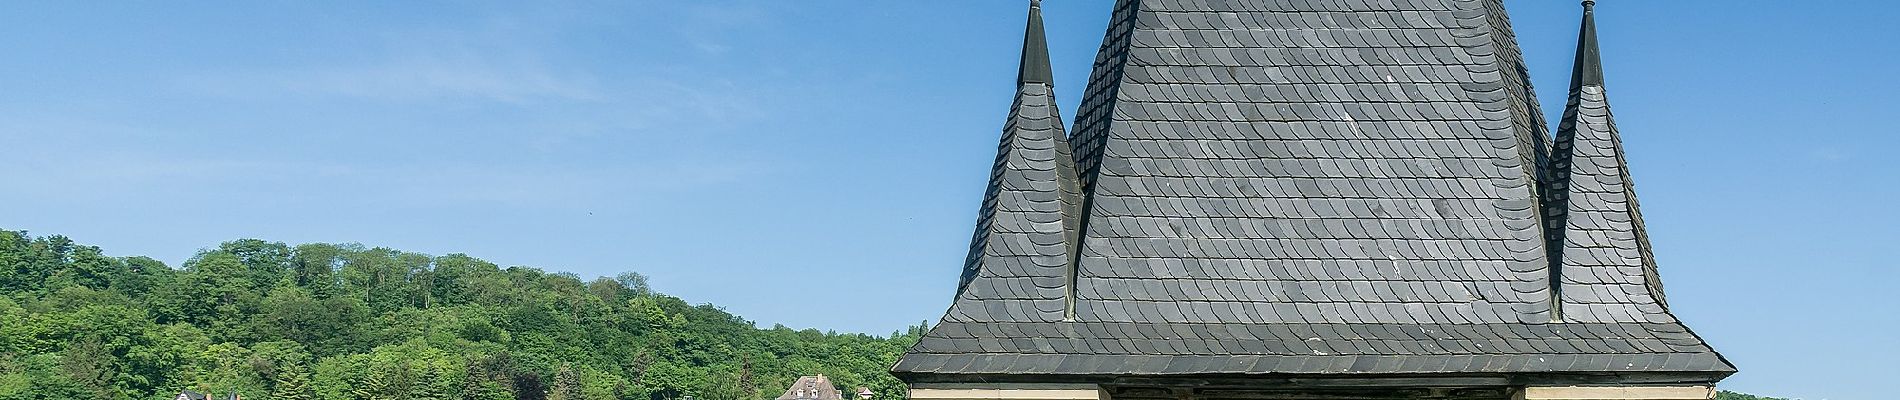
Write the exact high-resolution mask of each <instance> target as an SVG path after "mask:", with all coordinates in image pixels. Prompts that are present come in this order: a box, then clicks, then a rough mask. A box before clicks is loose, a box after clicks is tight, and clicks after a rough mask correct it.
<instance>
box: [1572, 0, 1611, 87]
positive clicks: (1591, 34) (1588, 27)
mask: <svg viewBox="0 0 1900 400" xmlns="http://www.w3.org/2000/svg"><path fill="white" fill-rule="evenodd" d="M1596 10H1597V2H1596V1H1595V0H1584V2H1583V28H1581V29H1579V30H1578V32H1577V66H1576V70H1575V71H1574V72H1572V73H1571V75H1570V88H1571V89H1572V90H1575V89H1576V88H1580V87H1584V86H1603V53H1602V52H1601V51H1599V50H1597V11H1596Z"/></svg>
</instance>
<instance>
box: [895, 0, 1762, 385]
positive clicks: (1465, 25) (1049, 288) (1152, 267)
mask: <svg viewBox="0 0 1900 400" xmlns="http://www.w3.org/2000/svg"><path fill="white" fill-rule="evenodd" d="M1039 11H1040V10H1039V9H1033V8H1032V21H1031V25H1030V26H1031V29H1030V32H1029V35H1027V36H1028V37H1032V38H1039V37H1040V34H1041V33H1040V29H1038V28H1039V23H1038V22H1037V21H1038V20H1039V17H1040V15H1039ZM1112 18H1113V20H1112V21H1111V22H1110V26H1109V29H1108V33H1107V35H1106V36H1105V38H1104V43H1103V46H1102V49H1101V51H1100V53H1098V56H1097V59H1096V63H1095V64H1096V65H1095V67H1096V68H1095V72H1094V74H1093V75H1092V77H1091V83H1090V85H1089V87H1088V88H1087V90H1086V91H1085V94H1084V95H1085V97H1084V100H1083V103H1082V107H1081V109H1080V110H1079V112H1080V114H1079V115H1078V117H1077V119H1076V124H1075V126H1076V128H1075V136H1074V137H1073V138H1071V140H1072V146H1073V147H1074V153H1073V154H1074V161H1075V165H1076V167H1077V170H1078V172H1077V174H1076V176H1075V179H1076V182H1078V183H1079V185H1078V186H1079V192H1080V196H1079V198H1080V199H1081V204H1082V205H1081V207H1080V209H1079V211H1078V212H1077V213H1069V212H1068V211H1069V210H1070V209H1069V208H1067V207H1058V206H1056V205H1057V204H1064V205H1066V204H1067V203H1065V202H1063V201H1061V199H1065V198H1067V197H1064V196H1066V194H1065V193H1067V192H1066V190H1067V186H1066V185H1063V184H1062V183H1063V181H1062V179H1064V178H1063V177H1062V174H1061V173H1060V172H1059V171H1060V169H1061V165H1062V164H1063V161H1065V160H1063V159H1060V158H1059V157H1058V159H1057V160H1052V161H1048V162H1045V161H1043V160H1044V159H1043V158H1041V157H1023V161H1024V162H1020V163H1018V162H1015V161H1014V160H1017V158H1012V157H1017V156H1016V155H1015V154H1017V153H1018V152H1023V151H1024V150H1029V151H1031V152H1035V151H1040V147H1038V146H1044V145H1047V144H1048V142H1049V141H1047V140H1042V139H1041V137H1040V136H1035V139H1034V140H1024V139H1022V138H1023V137H1026V136H1030V135H1027V134H1025V132H1029V131H1024V130H1023V127H1024V126H1028V124H1026V123H1025V121H1035V122H1037V123H1041V122H1044V120H1042V119H1039V117H1041V116H1042V115H1044V111H1043V110H1044V109H1045V108H1046V109H1047V110H1048V112H1047V115H1050V116H1051V117H1052V118H1053V116H1054V115H1055V114H1054V112H1053V108H1052V106H1049V107H1043V106H1041V105H1042V104H1053V103H1048V102H1047V101H1048V100H1047V99H1046V98H1045V97H1044V96H1045V95H1044V94H1043V93H1042V92H1039V91H1036V90H1034V89H1035V88H1031V87H1030V86H1032V85H1026V84H1025V85H1021V86H1022V87H1023V88H1024V89H1023V90H1020V91H1019V92H1018V95H1017V100H1016V102H1017V104H1016V106H1015V107H1013V111H1012V119H1011V120H1010V121H1011V122H1010V124H1009V125H1006V126H1007V127H1006V129H1005V135H1004V142H1003V145H1002V148H1001V149H1000V150H999V157H998V162H997V164H996V167H997V169H996V171H995V173H994V174H992V182H991V190H990V191H989V193H988V194H987V195H986V199H985V202H984V208H983V211H982V216H981V217H979V224H978V225H979V230H978V234H977V238H976V240H974V241H973V245H972V249H971V257H970V259H969V263H967V264H966V274H965V279H964V282H963V284H962V285H961V286H960V290H959V292H958V295H957V298H956V300H955V301H954V302H953V304H952V307H951V309H950V310H949V311H948V312H947V313H946V315H945V316H944V318H943V320H942V321H941V323H940V324H939V325H938V326H937V327H935V328H933V329H932V330H931V331H930V332H929V333H928V334H926V335H925V337H924V338H923V339H922V340H921V341H920V342H919V343H918V344H917V346H916V347H914V348H913V349H911V351H910V352H908V353H906V354H905V356H904V357H903V358H902V360H900V361H899V363H898V364H897V365H896V366H895V367H894V368H893V372H894V373H897V374H898V375H899V376H900V377H903V378H905V379H907V380H911V381H957V380H969V379H979V378H978V377H980V379H984V380H994V379H996V377H998V376H1040V377H1044V379H1041V381H1049V379H1060V378H1062V377H1072V378H1077V379H1080V378H1081V377H1101V376H1187V375H1256V376H1257V375H1262V374H1316V375H1342V374H1345V375H1369V374H1578V373H1581V374H1618V375H1617V376H1621V377H1624V378H1613V379H1648V378H1642V377H1641V376H1640V375H1641V374H1643V373H1654V374H1670V376H1672V378H1669V379H1688V380H1693V381H1708V382H1713V381H1714V380H1719V379H1720V378H1721V377H1724V376H1726V375H1728V374H1730V373H1732V372H1733V371H1734V368H1733V367H1732V366H1730V365H1729V364H1728V363H1727V362H1726V361H1724V360H1722V359H1721V357H1720V356H1719V355H1718V354H1716V353H1715V352H1714V350H1712V349H1711V348H1709V347H1708V346H1707V345H1706V344H1704V343H1703V342H1702V340H1701V339H1700V338H1698V337H1696V336H1695V335H1694V334H1693V333H1691V332H1689V331H1688V329H1687V328H1686V327H1684V326H1683V325H1682V324H1681V323H1679V322H1678V321H1676V320H1675V318H1673V317H1671V316H1669V313H1668V310H1667V308H1666V307H1664V306H1663V304H1662V303H1661V301H1660V299H1661V296H1660V285H1659V284H1658V283H1657V280H1656V279H1655V273H1654V268H1653V265H1654V263H1653V261H1650V258H1649V257H1648V256H1647V254H1648V253H1647V249H1648V246H1647V244H1643V243H1641V242H1643V241H1645V239H1642V237H1643V234H1642V226H1641V222H1640V218H1638V217H1636V215H1637V212H1636V208H1635V201H1634V195H1633V193H1630V192H1629V191H1628V185H1627V181H1628V179H1627V178H1628V176H1627V175H1628V173H1627V167H1626V166H1625V165H1624V164H1623V163H1622V158H1621V149H1620V147H1617V146H1615V145H1614V144H1615V134H1614V128H1613V126H1611V124H1609V122H1608V121H1609V119H1608V109H1607V103H1602V104H1603V106H1602V107H1600V110H1599V109H1598V108H1591V107H1593V106H1592V105H1594V104H1598V103H1595V102H1594V101H1597V100H1592V99H1595V98H1593V97H1590V96H1589V95H1588V94H1589V93H1591V92H1589V91H1588V90H1585V91H1582V92H1580V93H1584V95H1582V97H1580V98H1581V99H1583V100H1582V103H1579V102H1578V100H1573V102H1572V110H1571V111H1572V112H1570V113H1567V114H1566V115H1567V117H1566V121H1565V122H1564V123H1563V125H1562V126H1564V127H1566V128H1564V129H1566V132H1571V137H1570V139H1568V140H1571V141H1570V142H1566V143H1560V145H1559V147H1560V149H1559V151H1560V153H1559V154H1552V153H1551V152H1550V150H1549V147H1550V145H1549V144H1548V143H1547V142H1548V140H1547V132H1548V131H1547V128H1545V121H1543V120H1542V117H1541V112H1540V111H1539V110H1537V108H1536V101H1535V98H1534V94H1533V92H1532V91H1531V88H1530V84H1529V82H1528V79H1527V77H1526V76H1525V73H1526V72H1525V71H1526V68H1525V66H1524V64H1523V61H1522V55H1521V53H1520V51H1519V50H1518V48H1517V45H1516V43H1515V40H1516V39H1515V37H1514V33H1513V32H1512V29H1511V26H1510V24H1509V20H1508V17H1507V15H1506V14H1505V12H1504V9H1503V4H1502V1H1501V0H1376V1H1375V0H1365V1H1357V0H1355V1H1339V0H1272V1H1251V2H1238V1H1219V0H1121V1H1120V2H1118V4H1117V6H1116V10H1115V13H1114V15H1113V17H1112ZM1581 36H1582V38H1583V41H1581V42H1580V49H1581V48H1585V47H1587V48H1589V49H1590V50H1589V51H1590V53H1591V54H1595V50H1594V49H1595V45H1594V44H1595V37H1594V17H1593V16H1592V17H1590V19H1586V22H1585V27H1584V31H1583V33H1582V35H1581ZM1026 42H1039V40H1038V39H1030V40H1026ZM1035 45H1036V44H1034V43H1032V44H1031V45H1030V46H1029V47H1030V48H1031V49H1033V48H1034V47H1035ZM1030 52H1031V51H1030V50H1026V51H1025V53H1030ZM1581 53H1582V50H1580V54H1581ZM1029 62H1031V58H1030V57H1025V66H1024V67H1023V70H1031V69H1032V66H1029V65H1027V63H1029ZM1578 68H1579V69H1578V71H1579V72H1578V76H1579V77H1580V79H1579V82H1584V83H1588V82H1589V81H1588V79H1587V78H1588V77H1595V79H1596V80H1597V81H1598V82H1597V85H1595V87H1597V89H1596V92H1594V93H1599V94H1600V93H1601V84H1600V81H1601V75H1602V74H1601V72H1600V71H1601V69H1600V62H1599V61H1597V60H1596V59H1595V58H1594V57H1593V58H1591V59H1589V60H1587V61H1580V62H1579V67H1578ZM1593 71H1594V72H1593ZM1025 75H1027V74H1025ZM1020 83H1021V82H1019V84H1020ZM1037 86H1038V87H1046V85H1037ZM1583 86H1584V87H1586V88H1587V87H1589V86H1590V85H1583ZM1026 94H1028V95H1027V97H1026ZM1026 98H1027V99H1032V100H1029V101H1026V100H1025V99H1026ZM1578 104H1583V105H1584V107H1583V108H1582V111H1578V110H1579V108H1578V107H1579V106H1578ZM1025 115H1026V116H1031V117H1033V118H1022V117H1020V116H1025ZM1579 126H1580V127H1581V128H1576V129H1572V128H1570V127H1579ZM1033 131H1034V132H1037V133H1040V132H1044V131H1053V132H1056V135H1057V136H1058V137H1059V136H1060V133H1059V132H1060V130H1059V128H1052V129H1046V130H1033ZM1052 139H1053V138H1052ZM1584 144H1588V145H1589V147H1590V149H1588V151H1585V150H1583V148H1584V147H1585V146H1584ZM1566 148H1569V149H1577V150H1575V151H1574V153H1575V154H1569V153H1561V152H1562V151H1566V150H1565V149H1566ZM1036 154H1039V155H1040V154H1043V153H1036ZM1553 156H1555V159H1553ZM1564 160H1574V161H1575V163H1576V164H1579V165H1581V164H1582V163H1583V161H1584V160H1588V161H1589V163H1590V164H1591V166H1593V167H1590V168H1585V167H1578V171H1577V173H1576V174H1574V175H1565V174H1563V173H1560V172H1569V171H1557V170H1554V169H1553V168H1556V167H1559V166H1562V167H1565V168H1568V165H1560V164H1563V163H1562V161H1564ZM1017 166H1022V167H1023V168H1020V169H1019V168H1017ZM1046 171H1058V172H1056V173H1048V172H1046ZM1016 175H1021V176H1025V177H1029V176H1034V177H1054V178H1055V179H1056V180H1055V181H1049V180H1047V179H1029V178H1011V177H1012V176H1016ZM1554 176H1570V177H1571V178H1572V179H1571V181H1570V183H1571V184H1568V185H1565V187H1566V188H1568V189H1567V190H1570V191H1571V192H1566V193H1564V194H1563V195H1558V194H1556V193H1548V192H1549V191H1551V190H1554V189H1552V188H1553V187H1555V185H1552V183H1556V182H1554V181H1552V178H1550V177H1554ZM1583 176H1589V177H1592V178H1593V179H1591V182H1590V183H1589V184H1584V183H1581V182H1577V179H1575V178H1577V177H1583ZM1597 178H1601V179H1597ZM1612 178H1614V179H1612ZM1618 179H1620V181H1618ZM1618 182H1621V183H1618ZM1025 188H1027V189H1025ZM1559 203H1562V204H1565V205H1564V206H1561V207H1560V206H1556V205H1555V204H1559ZM1012 204H1013V205H1012ZM1619 207H1621V208H1619ZM1011 210H1032V211H1033V212H1024V213H1014V214H1012V213H1011ZM1558 210H1562V211H1563V212H1559V211H1558ZM1540 214H1546V215H1540ZM1069 215H1074V217H1069ZM998 221H1028V222H1029V223H1010V224H999V223H998ZM999 226H1007V227H1011V228H1009V229H1004V228H999ZM1560 226H1561V227H1564V228H1562V229H1558V228H1557V227H1560ZM986 232H987V236H986ZM999 232H1001V233H1007V234H1009V235H1013V236H1011V237H1010V238H1009V239H1008V240H998V236H999ZM1070 237H1073V238H1075V239H1074V240H1073V241H1071V240H1069V239H1067V238H1070ZM1556 237H1564V238H1568V240H1563V241H1555V240H1554V239H1553V238H1556ZM1559 244H1560V245H1559ZM1559 246H1561V247H1559ZM1553 249H1556V250H1553ZM1632 263H1640V264H1641V265H1635V264H1632ZM1553 266H1557V267H1553ZM1632 271H1640V272H1637V273H1635V274H1634V275H1632ZM1637 277H1640V279H1638V278H1637ZM1553 304H1561V305H1562V306H1561V307H1553V306H1552V305H1553ZM1683 374H1687V376H1689V378H1677V377H1678V376H1683Z"/></svg>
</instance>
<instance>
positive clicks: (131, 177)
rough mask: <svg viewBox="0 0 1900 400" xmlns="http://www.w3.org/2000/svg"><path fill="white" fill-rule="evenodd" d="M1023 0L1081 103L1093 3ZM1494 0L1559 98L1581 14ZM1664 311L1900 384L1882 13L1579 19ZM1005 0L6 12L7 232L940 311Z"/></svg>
mask: <svg viewBox="0 0 1900 400" xmlns="http://www.w3.org/2000/svg"><path fill="white" fill-rule="evenodd" d="M1048 3H1049V4H1048V5H1046V7H1045V8H1046V10H1047V11H1046V13H1047V18H1048V24H1049V29H1050V41H1051V45H1052V46H1053V49H1052V50H1053V58H1054V61H1055V63H1056V64H1057V65H1056V75H1057V78H1058V81H1059V82H1058V84H1057V92H1058V94H1059V95H1061V96H1062V99H1063V109H1064V110H1065V111H1072V110H1075V103H1076V102H1077V101H1078V100H1079V97H1080V94H1081V93H1080V92H1081V90H1080V89H1081V88H1082V87H1083V84H1084V80H1085V79H1086V78H1087V75H1088V69H1089V63H1090V61H1091V60H1092V59H1093V57H1094V51H1095V48H1096V47H1097V46H1098V45H1099V44H1100V40H1101V36H1102V30H1103V25H1104V24H1105V23H1106V20H1107V14H1108V9H1109V6H1110V5H1111V4H1110V3H1111V1H1109V0H1087V1H1083V0H1051V1H1049V2H1048ZM1508 6H1509V8H1510V9H1511V11H1512V13H1513V19H1514V24H1515V25H1516V26H1517V28H1518V32H1519V35H1520V36H1519V39H1520V42H1521V43H1522V44H1523V46H1524V47H1525V51H1526V53H1527V57H1528V59H1529V61H1530V63H1531V68H1532V76H1533V78H1534V80H1535V83H1536V86H1537V87H1538V88H1539V89H1540V90H1539V92H1540V93H1539V95H1540V98H1541V100H1542V101H1543V103H1544V104H1545V110H1546V111H1547V112H1550V113H1552V114H1553V118H1554V114H1556V113H1560V112H1561V110H1562V102H1563V100H1564V97H1563V95H1564V93H1563V90H1564V88H1565V87H1566V85H1567V83H1568V82H1567V80H1568V78H1569V63H1570V57H1571V53H1572V51H1573V47H1572V46H1573V44H1574V40H1575V25H1576V18H1577V13H1578V8H1577V6H1576V4H1575V2H1572V1H1557V0H1510V1H1508ZM1600 8H1601V16H1600V18H1601V21H1600V24H1601V29H1602V35H1603V38H1602V40H1603V43H1604V53H1605V54H1604V59H1605V62H1606V63H1607V64H1608V71H1609V72H1608V77H1609V88H1610V93H1611V98H1612V100H1613V102H1614V103H1615V107H1616V112H1617V117H1618V123H1619V125H1620V127H1621V128H1622V131H1623V135H1624V139H1625V141H1626V145H1627V146H1628V148H1629V152H1630V154H1629V158H1630V162H1631V163H1632V164H1633V168H1634V170H1635V174H1636V179H1637V180H1638V182H1639V186H1638V187H1639V191H1640V193H1641V195H1642V200H1643V206H1644V214H1645V217H1647V219H1648V223H1649V228H1650V233H1651V234H1652V237H1653V240H1654V241H1655V243H1656V251H1657V254H1658V257H1659V258H1660V262H1661V264H1662V268H1663V269H1664V278H1665V279H1666V281H1667V283H1668V285H1669V291H1670V295H1671V296H1670V298H1671V303H1672V305H1673V307H1674V309H1675V311H1676V312H1677V313H1678V314H1679V315H1680V316H1681V317H1682V318H1683V319H1684V320H1686V321H1688V322H1690V323H1691V325H1692V326H1694V327H1695V328H1696V329H1697V330H1698V331H1699V332H1700V333H1702V334H1703V335H1704V336H1706V337H1707V338H1708V339H1709V340H1710V341H1711V342H1713V343H1714V344H1715V345H1716V347H1717V348H1718V349H1720V350H1722V351H1723V352H1724V353H1726V354H1727V355H1728V356H1729V357H1730V358H1731V359H1732V360H1734V361H1735V362H1736V363H1737V364H1739V365H1740V366H1741V367H1742V370H1743V372H1742V373H1741V374H1739V375H1736V376H1735V377H1734V378H1732V379H1730V380H1729V381H1727V382H1726V385H1727V386H1728V387H1730V388H1732V389H1737V390H1746V391H1751V392H1758V393H1764V394H1778V395H1787V396H1800V397H1805V398H1809V399H1873V398H1880V397H1882V394H1884V393H1888V392H1889V388H1888V387H1887V385H1886V383H1887V382H1886V381H1887V380H1891V379H1892V378H1893V377H1895V376H1900V367H1896V365H1900V363H1896V362H1894V361H1893V359H1895V358H1900V334H1896V333H1895V332H1896V331H1900V316H1897V315H1900V307H1896V305H1897V304H1900V301H1896V300H1895V297H1894V296H1892V295H1890V292H1891V291H1892V288H1891V286H1892V285H1893V284H1894V283H1895V282H1900V268H1895V266H1894V265H1893V262H1892V261H1890V260H1889V259H1890V258H1891V257H1890V256H1891V250H1892V249H1895V248H1900V245H1896V243H1897V242H1900V233H1896V232H1900V229H1896V228H1895V227H1896V226H1900V211H1896V209H1895V207H1892V206H1891V205H1890V204H1889V203H1890V202H1891V200H1892V199H1894V198H1896V197H1900V190H1896V189H1895V187H1894V186H1895V184H1896V183H1900V166H1896V165H1895V162H1894V161H1896V158H1895V157H1894V156H1893V155H1892V151H1893V149H1895V148H1900V129H1896V128H1895V126H1896V125H1895V124H1894V123H1893V122H1892V117H1893V115H1894V113H1895V110H1900V101H1897V100H1896V96H1895V93H1900V79H1896V78H1895V77H1894V75H1893V73H1892V71H1893V70H1894V65H1895V64H1896V61H1900V59H1897V58H1900V45H1895V44H1894V43H1895V42H1893V41H1892V40H1891V38H1895V37H1900V28H1897V27H1896V24H1894V23H1893V22H1892V21H1896V20H1900V3H1893V2H1887V1H1873V0H1831V1H1826V2H1813V3H1799V4H1795V3H1785V2H1773V3H1771V2H1748V1H1714V0H1696V1H1689V0H1672V1H1633V0H1626V1H1616V0H1607V1H1603V2H1602V6H1601V7H1600ZM1022 13H1023V2H1022V1H1006V0H983V1H863V0H858V1H831V0H823V1H821V0H808V1H763V0H761V1H745V2H742V1H723V0H705V1H665V2H662V1H632V2H628V1H620V2H600V3H591V2H420V1H419V2H395V3H391V2H285V1H257V2H227V3H209V2H195V3H176V2H119V3H112V4H85V5H78V4H69V3H63V2H6V3H0V161H4V167H0V199H4V202H3V203H0V205H3V206H0V228H5V229H24V230H29V231H32V232H34V233H36V234H63V235H68V236H72V237H74V238H75V239H77V240H79V241H81V242H85V243H91V244H96V245H100V246H102V247H104V248H106V250H107V251H108V252H109V253H112V254H116V255H149V256H153V257H156V258H159V259H162V260H164V261H166V262H168V263H172V264H174V265H176V264H177V263H178V262H180V261H182V260H184V259H186V258H188V257H190V256H191V254H192V253H193V252H194V251H196V249H200V248H205V247H210V246H215V245H216V244H217V243H219V242H221V241H225V240H230V239H236V238H246V237H252V238H261V239H267V240H274V241H284V242H290V243H304V242H361V243H365V244H368V245H372V246H388V247H393V248H398V249H404V250H409V251H416V252H423V253H430V254H445V253H456V252H461V253H468V254H471V255H475V256H477V257H482V258H485V259H489V260H492V261H495V262H498V263H502V264H509V265H531V266H537V267H541V268H545V269H549V270H556V271H569V272H574V273H578V274H581V275H584V276H594V275H613V274H616V273H618V272H621V271H638V272H641V273H644V274H647V275H649V276H651V277H652V279H653V281H654V285H655V286H656V287H658V288H659V289H661V290H663V291H666V292H669V293H672V294H675V295H678V296H681V297H684V298H686V299H688V300H689V301H694V302H711V303H716V304H719V305H722V306H724V307H726V308H727V309H728V310H730V311H733V312H735V313H738V314H740V315H743V316H745V317H747V318H749V319H752V320H755V321H758V322H759V323H760V324H761V325H764V326H770V325H772V324H775V323H782V324H785V325H787V326H792V327H798V328H804V327H819V328H821V329H836V330H839V331H861V332H872V333H885V332H890V331H893V330H898V329H901V328H902V327H904V326H906V325H908V324H914V323H917V322H919V321H922V320H927V319H928V320H934V319H935V318H936V317H937V316H938V315H939V314H940V313H941V312H942V311H943V309H944V308H945V307H946V306H947V304H948V300H949V298H950V292H951V290H952V289H953V286H954V283H953V282H955V279H956V275H957V269H958V268H959V265H960V263H961V261H962V259H963V252H964V250H965V249H966V248H967V247H966V246H967V241H968V239H969V235H970V229H971V224H972V222H973V220H974V214H975V210H976V208H977V205H978V201H979V197H980V195H981V193H980V192H981V190H982V186H983V184H984V180H985V179H986V175H987V173H988V168H989V165H990V161H991V157H993V152H994V150H995V140H996V136H997V134H998V130H999V128H1000V125H1001V123H1002V119H1003V116H1004V112H1005V109H1006V108H1007V106H1008V105H1009V96H1010V93H1011V90H1013V87H1012V85H1011V84H1012V79H1013V78H1014V76H1015V72H1016V69H1015V68H1016V65H1015V63H1016V59H1015V57H1016V52H1017V50H1018V49H1017V47H1018V46H1019V45H1020V43H1021V37H1020V35H1021V18H1022Z"/></svg>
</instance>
